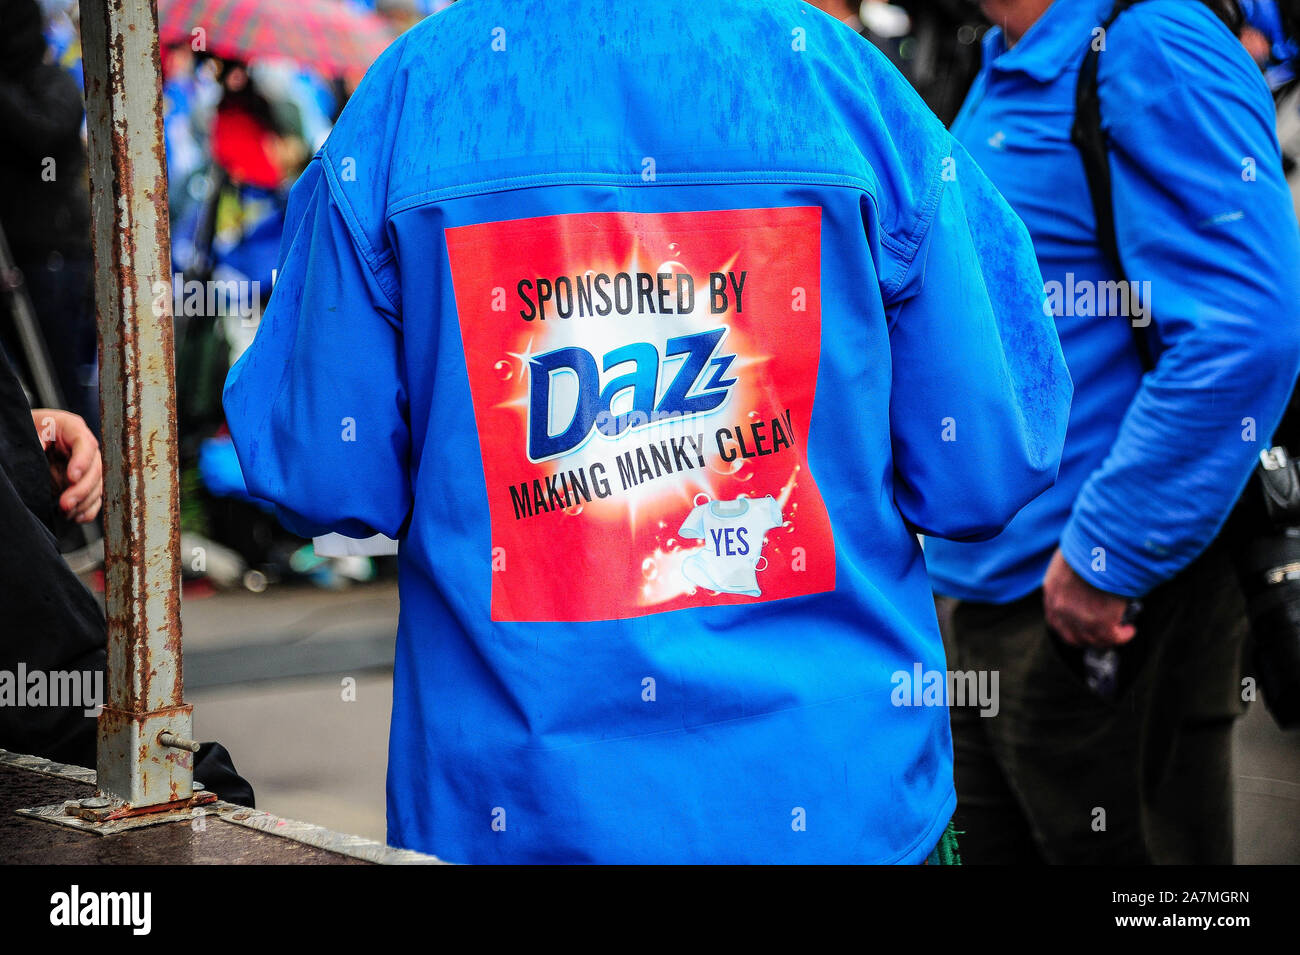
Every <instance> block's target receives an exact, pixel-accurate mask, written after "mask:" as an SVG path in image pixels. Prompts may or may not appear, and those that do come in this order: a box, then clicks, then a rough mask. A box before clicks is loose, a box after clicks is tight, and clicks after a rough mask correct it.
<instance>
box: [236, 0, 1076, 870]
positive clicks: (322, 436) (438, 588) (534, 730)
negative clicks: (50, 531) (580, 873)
mask: <svg viewBox="0 0 1300 955" xmlns="http://www.w3.org/2000/svg"><path fill="white" fill-rule="evenodd" d="M1042 301H1043V289H1042V276H1041V275H1040V274H1039V271H1038V267H1037V265H1036V264H1035V262H1034V256H1033V249H1032V247H1031V245H1030V242H1029V237H1028V234H1027V233H1026V231H1025V229H1024V226H1023V225H1022V224H1021V223H1020V221H1019V220H1018V219H1017V218H1016V216H1015V215H1014V214H1013V213H1012V212H1011V210H1010V209H1009V207H1008V206H1007V204H1006V203H1005V202H1004V201H1003V200H1002V199H1001V197H999V196H998V194H997V192H996V190H994V189H993V188H992V187H991V186H990V185H989V183H988V180H987V179H986V178H985V177H984V176H983V175H982V174H981V173H980V171H979V169H978V168H977V167H976V166H975V164H974V163H973V162H971V161H970V159H969V157H968V156H967V155H966V154H965V153H964V152H963V151H962V150H961V148H960V147H958V146H956V145H955V144H954V143H953V141H952V139H951V137H950V136H949V134H948V133H947V131H946V130H945V129H944V128H943V127H942V126H941V125H940V124H939V123H938V121H937V120H936V119H935V118H934V117H933V116H932V115H931V114H930V113H929V111H928V110H927V109H926V107H925V106H924V104H923V103H922V102H921V100H920V99H919V97H917V96H916V94H915V93H914V92H913V91H912V90H911V89H910V88H909V87H908V86H907V84H906V82H905V81H904V80H903V78H902V77H901V76H900V75H899V74H898V73H897V71H896V70H894V69H893V67H891V66H890V65H889V63H888V62H887V61H886V60H885V58H884V56H883V55H882V54H880V53H879V52H878V51H877V50H875V49H874V48H873V47H872V46H871V44H869V43H868V42H867V41H865V40H864V39H863V38H862V37H860V36H858V34H857V33H856V32H855V31H853V30H852V29H850V28H848V27H847V26H845V25H843V24H841V23H838V22H837V21H836V20H834V19H832V18H830V17H827V16H826V15H824V14H822V13H819V12H818V11H816V10H814V9H813V8H811V7H809V6H808V5H806V4H803V3H797V2H794V0H773V2H758V0H753V2H744V3H740V4H736V3H733V2H725V3H724V2H721V0H661V2H659V3H657V4H656V5H655V8H654V11H653V15H652V16H651V15H647V14H646V12H645V10H644V9H642V8H640V7H635V6H633V5H629V4H626V3H612V2H608V0H564V2H560V0H537V2H534V3H532V4H530V5H529V7H528V14H527V16H523V17H521V16H519V15H518V9H517V6H516V5H513V4H507V3H501V2H496V0H462V2H460V3H457V4H455V5H454V6H452V7H450V8H449V9H448V10H446V11H445V12H443V13H440V14H439V15H438V16H436V17H433V18H431V19H429V20H427V21H425V22H423V23H421V24H420V25H418V26H416V27H415V28H413V29H412V30H410V31H408V32H407V33H405V34H403V36H401V37H400V38H399V39H398V40H397V41H395V43H394V45H393V46H392V47H391V48H390V49H389V50H388V51H387V52H386V53H385V54H384V55H383V56H382V57H381V58H380V60H379V61H378V62H377V63H376V64H375V65H374V66H373V67H372V68H371V70H370V71H369V73H368V75H367V76H366V78H365V80H364V82H363V83H362V84H361V86H360V87H359V89H358V90H357V92H356V94H355V96H354V97H353V99H352V101H351V102H350V103H349V104H348V106H347V108H346V109H345V110H344V112H343V114H342V116H341V118H340V120H339V122H338V124H337V126H336V127H335V129H334V131H333V133H332V134H331V136H330V138H329V140H328V142H326V144H325V146H324V147H323V148H322V149H321V151H320V152H319V154H318V155H317V156H316V157H315V159H314V160H313V161H312V163H311V165H310V166H309V168H308V169H307V171H306V172H305V173H304V175H303V177H302V179H301V180H300V181H299V182H298V184H297V185H296V186H295V188H294V191H293V196H292V199H291V202H290V210H289V215H288V226H287V228H286V230H285V238H284V243H283V245H282V250H281V263H280V268H279V274H278V279H277V282H276V286H275V291H274V294H273V295H272V297H271V300H270V303H269V306H268V308H267V311H266V312H265V314H264V317H263V319H262V323H261V326H260V328H259V329H258V331H257V336H256V339H255V341H254V342H253V344H252V345H251V346H250V347H249V349H248V350H247V351H246V352H245V353H244V355H243V356H242V357H241V358H240V360H239V362H238V363H237V364H236V365H235V367H234V368H233V369H232V370H231V373H230V377H229V379H228V381H227V384H226V391H225V407H226V411H227V414H228V418H229V422H230V430H231V433H232V435H233V437H234V442H235V446H236V448H237V451H238V454H239V459H240V463H241V465H242V467H243V469H244V473H245V475H246V477H247V481H248V487H249V490H250V492H251V493H253V494H255V495H257V496H259V497H262V498H265V499H267V500H270V501H273V502H274V503H275V504H276V505H277V506H278V508H279V510H280V514H281V517H282V518H283V520H284V521H285V522H286V523H287V524H289V525H290V526H291V527H292V528H294V529H296V530H299V531H300V532H302V533H306V534H312V535H315V534H320V533H322V532H324V531H334V532H338V533H342V534H345V535H348V536H351V537H366V536H369V535H372V534H375V533H384V534H387V535H389V536H390V537H393V538H396V539H398V541H399V542H400V556H399V562H400V589H401V601H402V611H401V620H400V624H399V632H398V635H397V651H396V664H395V673H394V688H393V692H394V698H393V718H392V728H391V734H390V740H389V766H388V837H389V841H390V842H391V843H392V844H393V845H396V846H402V847H407V848H412V849H419V850H423V851H425V852H430V853H434V854H436V855H438V856H440V857H442V858H444V859H447V860H449V861H453V862H782V861H785V862H878V863H886V862H897V863H920V862H922V861H924V860H926V859H927V858H928V857H930V856H931V855H932V854H933V853H934V852H935V850H936V848H937V847H939V846H940V845H941V843H944V842H945V840H944V833H945V831H946V829H947V827H948V824H949V820H950V818H951V816H952V812H953V808H954V805H955V795H954V790H953V782H952V762H951V759H952V756H951V741H950V737H949V725H948V714H947V709H946V706H945V703H946V702H947V701H946V698H945V695H944V693H943V689H944V684H945V679H944V676H945V675H944V670H945V661H944V653H943V645H942V640H941V638H940V635H939V629H938V623H937V620H936V618H935V613H934V605H933V600H932V596H931V593H930V587H929V581H928V578H927V576H926V572H925V563H924V558H923V555H922V552H921V547H920V543H919V541H918V538H917V534H918V532H924V533H926V534H934V535H938V536H947V537H954V538H960V539H976V538H980V537H987V536H990V535H993V534H996V533H997V532H998V531H1000V530H1001V529H1002V528H1003V527H1004V526H1005V525H1006V523H1007V522H1008V521H1009V520H1010V519H1011V518H1012V517H1013V516H1014V515H1015V514H1016V512H1017V511H1019V510H1020V508H1021V507H1023V506H1024V505H1025V504H1026V503H1027V502H1028V501H1030V500H1032V499H1033V498H1034V497H1036V496H1037V495H1039V494H1040V493H1042V492H1043V491H1044V490H1046V489H1047V488H1048V487H1049V486H1050V485H1051V483H1052V481H1053V480H1054V478H1055V476H1056V470H1057V466H1058V463H1059V454H1060V449H1061V445H1062V442H1063V441H1064V436H1065V423H1066V419H1067V416H1068V408H1069V400H1070V393H1071V386H1070V381H1069V376H1068V373H1067V372H1066V370H1065V364H1064V360H1063V358H1062V356H1061V351H1060V344H1059V342H1058V341H1057V337H1056V332H1055V330H1054V328H1053V326H1052V322H1051V319H1050V316H1048V315H1046V314H1045V313H1044V311H1043V308H1042ZM701 513H707V515H708V516H707V517H704V518H701V517H699V515H700V514H701ZM693 514H694V515H696V517H695V519H694V520H692V519H691V516H692V515H693ZM701 568H703V570H701ZM742 570H743V573H741V571H742ZM741 577H745V578H746V579H745V580H744V581H741ZM914 673H917V674H919V676H920V679H921V680H922V681H923V682H924V687H922V686H916V687H912V688H910V689H912V690H913V692H900V686H902V683H901V682H900V681H908V680H910V679H911V678H912V676H913V674H914ZM939 855H940V856H942V855H944V853H939Z"/></svg>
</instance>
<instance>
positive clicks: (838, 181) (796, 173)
mask: <svg viewBox="0 0 1300 955" xmlns="http://www.w3.org/2000/svg"><path fill="white" fill-rule="evenodd" d="M665 183H666V184H668V185H685V186H691V185H742V184H753V183H770V184H773V185H779V184H784V183H788V184H793V185H831V186H844V187H847V188H851V189H859V190H861V191H862V192H864V193H866V194H867V195H868V196H869V197H870V198H871V200H872V203H873V204H876V205H877V208H878V204H877V203H876V195H875V192H874V184H873V183H872V182H871V181H870V180H868V179H865V178H863V177H861V176H853V175H845V174H843V173H816V172H807V171H802V170H797V169H786V170H774V171H771V172H747V171H740V170H733V171H718V172H711V173H664V174H661V175H659V176H657V177H656V179H655V181H654V182H646V181H645V180H643V179H642V178H641V177H640V176H639V175H637V174H635V173H539V174H537V175H531V176H505V177H500V178H497V179H482V180H478V181H475V182H468V183H462V184H460V185H456V186H449V187H446V188H444V189H429V190H425V191H424V192H418V193H413V194H412V195H409V196H404V197H403V198H401V199H396V200H394V201H393V202H391V203H389V206H388V209H387V210H386V213H385V216H386V218H388V219H390V220H391V219H392V218H393V217H394V216H398V215H400V214H402V213H403V212H409V211H410V210H412V209H417V208H419V207H421V206H426V205H431V204H433V203H435V202H447V201H452V200H455V199H467V198H470V197H472V196H482V195H490V194H492V193H499V192H512V191H516V190H520V189H531V188H535V187H537V186H598V185H614V186H635V187H639V188H647V189H652V188H654V187H655V186H658V185H663V184H665ZM880 241H881V244H882V245H885V246H887V247H889V248H890V249H891V251H894V252H897V253H900V254H904V255H906V254H908V253H909V252H914V250H913V249H911V247H910V245H909V242H910V237H909V240H900V239H897V238H895V237H894V236H893V235H891V234H889V233H888V232H885V231H884V230H883V229H882V230H881V233H880Z"/></svg>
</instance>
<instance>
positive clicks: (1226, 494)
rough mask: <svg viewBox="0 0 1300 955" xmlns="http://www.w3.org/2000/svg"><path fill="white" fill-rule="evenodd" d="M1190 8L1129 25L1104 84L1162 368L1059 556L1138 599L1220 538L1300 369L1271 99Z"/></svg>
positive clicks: (1286, 211) (1135, 271) (1124, 25)
mask: <svg viewBox="0 0 1300 955" xmlns="http://www.w3.org/2000/svg"><path fill="white" fill-rule="evenodd" d="M1145 6H1146V5H1144V7H1145ZM1178 6H1179V7H1186V8H1188V9H1186V10H1178V9H1175V8H1174V7H1173V5H1168V4H1152V5H1150V7H1151V9H1150V10H1149V11H1148V10H1145V9H1144V7H1139V8H1136V9H1135V11H1134V12H1133V13H1131V14H1128V16H1127V17H1126V18H1125V19H1121V20H1120V21H1119V22H1118V23H1117V24H1116V27H1115V28H1114V29H1113V30H1112V31H1111V36H1110V38H1109V39H1110V42H1109V49H1108V50H1107V51H1106V53H1105V54H1104V55H1103V58H1102V65H1101V74H1102V75H1101V78H1100V81H1099V86H1100V93H1101V98H1102V109H1103V115H1104V116H1106V117H1107V119H1106V123H1107V126H1108V132H1109V137H1110V142H1111V176H1112V189H1113V194H1114V202H1115V209H1116V235H1117V239H1118V242H1119V247H1120V254H1121V257H1122V259H1123V261H1124V267H1125V271H1126V272H1127V273H1128V274H1127V275H1126V276H1125V278H1127V279H1128V280H1129V281H1130V282H1132V283H1143V284H1142V285H1141V286H1138V287H1139V288H1146V289H1147V290H1148V298H1149V303H1150V311H1149V313H1147V314H1149V315H1150V316H1151V318H1152V319H1153V322H1154V324H1153V325H1152V326H1151V327H1149V328H1148V329H1147V332H1148V333H1151V332H1154V333H1155V335H1154V338H1155V342H1154V344H1156V345H1157V348H1156V349H1154V351H1155V353H1156V355H1157V361H1156V367H1155V370H1154V371H1152V372H1150V373H1149V374H1147V375H1146V377H1145V378H1144V379H1143V382H1142V385H1141V387H1140V389H1139V390H1138V393H1137V396H1136V397H1135V398H1134V400H1133V402H1132V404H1131V405H1130V407H1129V409H1128V412H1127V414H1126V416H1125V418H1124V421H1123V424H1122V426H1121V429H1120V432H1119V436H1118V438H1117V440H1116V442H1115V444H1114V445H1113V447H1112V449H1111V451H1110V454H1109V455H1108V456H1107V457H1106V459H1105V461H1104V462H1103V463H1102V465H1101V467H1100V468H1099V469H1098V470H1097V471H1096V472H1094V473H1093V475H1092V476H1091V478H1090V479H1089V480H1088V482H1087V483H1086V484H1085V485H1084V487H1083V489H1082V491H1081V493H1080V495H1079V498H1078V501H1077V502H1076V504H1075V507H1074V511H1073V514H1072V516H1071V518H1070V521H1069V523H1068V525H1067V526H1066V529H1065V532H1064V534H1063V536H1062V542H1061V549H1062V553H1063V555H1064V556H1065V558H1066V560H1067V562H1068V563H1069V564H1070V565H1071V567H1073V568H1074V570H1075V571H1076V572H1078V573H1079V574H1080V575H1082V576H1083V577H1084V578H1085V579H1087V580H1088V581H1089V582H1090V583H1092V584H1093V585H1094V586H1096V587H1099V588H1101V589H1102V590H1106V591H1110V592H1112V593H1116V594H1120V595H1123V596H1139V595H1141V594H1144V593H1146V592H1147V591H1149V590H1150V589H1151V588H1153V587H1154V586H1155V585H1157V584H1159V583H1160V582H1161V581H1164V580H1167V579H1168V578H1170V577H1172V576H1173V575H1174V574H1175V573H1177V572H1178V571H1179V570H1181V569H1182V568H1183V567H1184V566H1186V565H1187V564H1188V563H1190V562H1191V561H1192V560H1193V559H1194V558H1195V557H1196V556H1197V555H1198V554H1199V553H1200V552H1201V551H1202V550H1203V549H1204V548H1205V547H1206V546H1207V545H1208V544H1209V542H1210V541H1211V540H1212V539H1213V538H1214V535H1215V534H1216V533H1217V532H1218V529H1219V528H1220V526H1221V525H1222V523H1223V521H1224V520H1225V519H1226V517H1227V515H1228V513H1229V512H1230V511H1231V509H1232V506H1233V504H1234V502H1235V501H1236V499H1237V498H1238V496H1239V495H1240V493H1241V491H1242V488H1243V486H1244V485H1245V482H1246V480H1247V479H1248V478H1249V476H1250V472H1251V469H1252V467H1253V465H1254V463H1255V462H1256V460H1257V459H1258V455H1259V452H1260V451H1261V450H1262V449H1264V448H1266V447H1267V446H1268V443H1269V439H1270V438H1271V436H1272V434H1273V431H1274V429H1275V428H1276V426H1277V423H1278V421H1279V419H1280V418H1281V415H1282V412H1283V410H1284V408H1285V406H1286V403H1287V399H1288V397H1289V396H1290V394H1291V390H1292V387H1293V385H1294V383H1295V379H1296V372H1297V369H1298V368H1300V283H1298V282H1297V272H1298V271H1300V233H1298V232H1297V227H1296V219H1295V213H1294V211H1293V208H1292V204H1291V197H1290V195H1289V192H1288V191H1287V188H1286V183H1285V181H1284V179H1283V176H1282V171H1281V160H1280V154H1279V150H1278V145H1277V139H1276V135H1275V132H1274V116H1273V108H1272V101H1271V99H1270V97H1269V94H1268V90H1267V88H1266V86H1265V85H1264V83H1263V81H1262V80H1261V78H1260V77H1259V75H1258V70H1256V69H1255V68H1254V65H1253V64H1252V63H1251V61H1250V59H1249V57H1248V56H1246V55H1245V53H1244V51H1241V50H1238V49H1236V48H1235V47H1234V46H1233V44H1234V41H1233V39H1232V38H1231V37H1230V35H1229V34H1228V32H1227V31H1226V30H1224V29H1222V27H1221V26H1220V25H1219V24H1218V23H1217V21H1215V20H1214V18H1213V15H1212V14H1210V13H1209V12H1208V11H1207V10H1205V9H1204V8H1203V7H1202V5H1201V4H1185V5H1183V4H1180V5H1178ZM1159 8H1164V9H1159ZM1192 8H1197V9H1192ZM1128 18H1132V19H1131V20H1129V21H1128V22H1126V20H1128ZM1202 21H1203V22H1202ZM1210 31H1217V32H1213V33H1212V35H1211V32H1210ZM1146 283H1149V285H1147V284H1146ZM1144 311H1145V310H1144ZM1117 320H1122V319H1117ZM1138 320H1139V321H1141V320H1142V318H1141V317H1139V318H1138Z"/></svg>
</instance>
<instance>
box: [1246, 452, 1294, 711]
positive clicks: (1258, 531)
mask: <svg viewBox="0 0 1300 955" xmlns="http://www.w3.org/2000/svg"><path fill="white" fill-rule="evenodd" d="M1242 504H1243V507H1242V508H1240V509H1239V511H1240V512H1241V513H1240V515H1239V517H1240V520H1239V521H1238V528H1237V533H1236V535H1235V536H1236V542H1235V545H1236V546H1235V548H1234V549H1235V551H1236V561H1235V564H1236V568H1237V578H1238V581H1239V582H1240V584H1241V589H1242V593H1243V595H1244V596H1245V600H1246V613H1247V616H1248V617H1249V618H1250V630H1251V635H1252V637H1253V639H1254V646H1255V651H1254V663H1255V671H1256V674H1257V677H1258V679H1259V685H1260V689H1261V690H1262V691H1263V693H1264V704H1265V706H1267V707H1268V711H1269V712H1270V713H1272V714H1273V719H1274V720H1276V721H1277V724H1278V725H1279V726H1281V727H1282V728H1283V729H1291V728H1293V727H1296V726H1300V467H1298V466H1297V462H1296V461H1294V460H1292V458H1291V457H1290V455H1288V454H1287V452H1286V449H1285V448H1284V447H1282V446H1280V445H1279V446H1276V447H1272V448H1269V449H1268V450H1267V451H1265V452H1263V453H1262V454H1261V455H1260V464H1259V467H1257V468H1256V469H1255V473H1254V475H1253V476H1252V477H1251V479H1250V484H1249V485H1248V487H1247V489H1246V493H1245V495H1244V496H1243V499H1242Z"/></svg>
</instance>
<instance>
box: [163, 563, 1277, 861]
mask: <svg viewBox="0 0 1300 955" xmlns="http://www.w3.org/2000/svg"><path fill="white" fill-rule="evenodd" d="M182 614H183V617H184V628H185V629H184V633H185V682H186V688H187V693H186V695H187V698H188V700H189V702H191V703H193V704H194V706H195V730H196V733H197V734H198V738H199V739H205V740H206V739H216V740H219V741H221V742H222V743H224V744H225V745H226V747H227V748H228V749H229V750H230V751H231V753H232V755H233V756H234V759H235V765H236V766H237V767H238V768H239V770H240V772H241V773H242V774H243V775H244V776H245V778H247V779H248V780H249V781H250V782H251V783H252V784H253V787H254V789H255V791H256V793H257V804H258V807H259V808H261V809H265V810H267V811H269V812H273V813H276V814H277V815H281V816H286V817H288V818H295V819H302V820H305V821H309V822H313V823H316V824H317V825H321V826H325V827H327V828H330V829H336V830H339V831H343V832H351V833H355V834H356V835H361V836H366V837H368V838H372V839H378V840H383V839H384V835H385V827H384V767H385V765H386V763H387V746H388V718H389V713H390V710H391V706H392V660H393V634H394V633H395V632H396V627H397V588H396V586H395V585H393V584H389V583H379V584H368V585H364V586H357V587H354V588H353V589H351V590H349V591H346V592H343V593H330V592H325V591H320V590H315V589H311V588H304V587H279V588H272V589H271V590H269V591H267V592H266V593H264V594H260V595H254V594H248V593H242V592H241V593H224V594H217V595H214V596H210V597H206V598H198V597H196V596H187V598H186V599H185V601H184V603H183V605H182ZM346 681H355V685H354V686H353V685H351V684H349V683H348V682H346ZM350 690H351V692H349V691H350ZM1235 743H1236V749H1235V755H1236V771H1237V818H1236V828H1237V860H1238V862H1242V863H1300V731H1292V732H1289V733H1283V732H1281V731H1280V730H1278V728H1277V726H1276V725H1275V724H1274V723H1273V721H1272V718H1271V717H1269V715H1268V714H1267V712H1265V710H1264V707H1263V704H1262V703H1256V704H1254V705H1252V707H1251V710H1250V712H1249V713H1248V714H1247V716H1246V718H1245V719H1243V720H1241V721H1240V722H1239V724H1238V727H1237V732H1236V740H1235Z"/></svg>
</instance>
